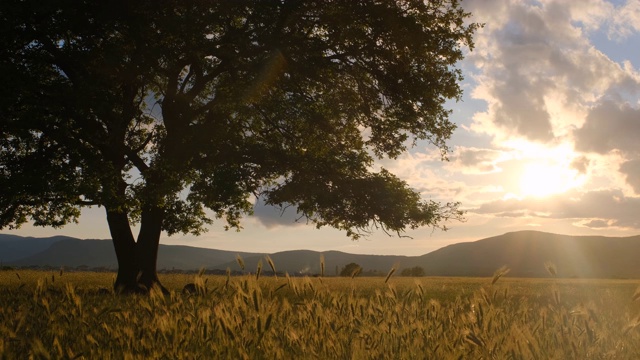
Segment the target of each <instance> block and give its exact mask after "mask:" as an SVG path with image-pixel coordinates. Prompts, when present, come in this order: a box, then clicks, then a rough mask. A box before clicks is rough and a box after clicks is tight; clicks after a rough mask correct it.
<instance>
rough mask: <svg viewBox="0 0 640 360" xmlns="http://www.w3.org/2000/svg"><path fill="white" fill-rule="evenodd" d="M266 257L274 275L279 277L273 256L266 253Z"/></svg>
mask: <svg viewBox="0 0 640 360" xmlns="http://www.w3.org/2000/svg"><path fill="white" fill-rule="evenodd" d="M265 258H266V259H267V263H268V264H269V267H270V268H271V271H273V276H275V278H276V279H277V278H278V274H276V264H274V263H273V260H271V257H270V256H269V255H266V256H265Z"/></svg>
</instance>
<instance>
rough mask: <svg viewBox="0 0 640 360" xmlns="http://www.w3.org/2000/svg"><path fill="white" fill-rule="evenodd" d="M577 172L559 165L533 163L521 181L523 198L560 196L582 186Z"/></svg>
mask: <svg viewBox="0 0 640 360" xmlns="http://www.w3.org/2000/svg"><path fill="white" fill-rule="evenodd" d="M580 182H581V178H580V177H579V176H578V172H577V171H576V170H573V169H570V168H567V167H566V166H562V165H559V164H549V163H532V164H529V165H526V166H525V170H524V171H523V173H522V178H521V179H520V191H521V194H522V195H523V196H533V197H544V196H548V195H554V194H560V193H563V192H566V191H567V190H570V189H572V188H574V187H576V186H578V185H580Z"/></svg>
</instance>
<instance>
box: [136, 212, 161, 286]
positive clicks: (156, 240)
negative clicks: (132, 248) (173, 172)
mask: <svg viewBox="0 0 640 360" xmlns="http://www.w3.org/2000/svg"><path fill="white" fill-rule="evenodd" d="M163 217H164V210H163V209H161V208H159V207H157V206H153V207H148V208H145V209H143V210H142V217H141V222H140V224H141V226H140V233H139V234H138V244H137V247H136V253H137V258H138V266H139V269H140V277H139V279H138V284H139V285H141V286H143V287H144V288H146V289H151V288H152V287H153V286H159V287H160V289H161V290H162V292H164V293H168V291H167V289H165V288H164V287H163V286H162V284H160V280H158V273H157V272H156V265H157V261H158V248H159V245H160V233H161V232H162V220H163Z"/></svg>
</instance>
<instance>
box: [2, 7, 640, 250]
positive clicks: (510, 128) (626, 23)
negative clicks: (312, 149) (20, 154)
mask: <svg viewBox="0 0 640 360" xmlns="http://www.w3.org/2000/svg"><path fill="white" fill-rule="evenodd" d="M462 5H463V7H464V8H465V10H467V11H469V12H471V13H472V14H473V17H472V19H471V21H474V22H479V23H484V24H485V26H484V27H483V28H482V29H480V30H479V31H478V33H477V35H476V37H475V45H476V46H475V49H474V50H473V51H472V52H470V53H468V54H467V56H466V58H465V60H464V61H462V62H461V63H459V64H458V66H459V68H460V69H462V71H463V73H464V76H465V80H464V82H463V83H462V87H463V89H464V96H463V99H462V101H461V102H454V101H452V102H450V103H448V107H449V108H450V109H451V110H452V115H451V120H453V121H454V122H455V123H456V124H457V125H458V129H457V130H456V131H455V133H454V135H453V136H452V138H451V139H450V141H449V142H448V144H449V146H450V147H451V149H452V151H451V153H450V154H449V161H447V162H443V161H441V160H440V152H439V150H438V149H436V148H433V147H431V146H429V145H428V144H427V143H422V142H418V143H417V145H416V146H415V147H413V148H411V149H410V151H409V152H407V153H406V154H404V155H403V156H401V157H399V158H398V159H395V160H381V161H379V162H378V164H377V165H379V166H384V167H385V168H387V169H388V170H390V171H391V172H393V173H394V174H396V175H398V176H399V177H400V178H402V179H404V180H405V181H407V183H408V184H409V185H410V186H411V187H413V188H414V189H417V190H418V191H420V193H421V194H422V196H423V198H424V199H432V200H436V201H440V202H443V203H446V202H450V201H460V202H461V203H462V207H461V208H462V209H464V210H466V214H465V218H466V220H465V221H464V222H458V221H451V222H448V223H446V224H444V225H446V226H447V227H448V228H449V230H448V231H446V232H443V231H441V230H437V229H436V230H434V229H432V228H422V229H418V230H413V231H408V232H406V233H405V234H404V235H406V236H407V237H401V238H400V237H397V236H394V237H389V236H388V235H386V234H385V233H383V232H382V231H380V232H374V233H373V234H372V235H370V236H369V237H368V238H366V239H361V240H359V241H352V240H350V238H348V237H347V236H346V234H345V233H344V232H339V231H337V230H333V229H327V228H323V229H320V230H318V229H316V228H315V227H314V226H313V225H311V224H306V223H305V222H304V221H297V222H296V219H297V216H296V214H295V212H294V211H291V209H289V211H285V212H284V213H281V211H279V210H277V209H273V208H268V207H265V206H261V204H257V205H256V207H255V214H254V216H251V217H247V218H245V219H244V220H243V227H244V229H243V230H242V231H241V232H234V231H224V229H223V225H224V224H222V223H221V222H216V223H214V225H213V226H211V227H210V228H209V231H208V232H207V233H205V234H204V235H201V236H198V237H195V236H191V235H187V236H183V235H174V236H172V237H167V236H166V235H163V236H162V238H161V243H162V244H181V245H190V246H198V247H207V248H215V249H222V250H233V251H249V252H259V253H274V252H278V251H285V250H294V249H310V250H317V251H324V250H339V251H345V252H349V253H358V254H394V255H422V254H425V253H428V252H431V251H434V250H436V249H438V248H441V247H444V246H447V245H449V244H453V243H458V242H466V241H475V240H479V239H482V238H486V237H491V236H495V235H500V234H503V233H506V232H510V231H519V230H539V231H547V232H554V233H560V234H568V235H605V236H631V235H638V234H640V0H627V1H604V0H580V1H569V0H557V1H546V0H543V1H525V0H463V2H462ZM2 232H3V233H9V234H16V235H23V236H52V235H67V236H73V237H78V238H91V239H107V238H110V236H109V230H108V227H107V223H106V218H105V213H104V209H103V208H91V209H88V210H86V211H84V212H83V215H82V216H81V218H80V222H79V224H71V225H67V226H66V227H64V228H61V229H52V228H35V227H32V226H30V225H23V226H22V228H21V229H18V230H13V231H9V230H3V231H2Z"/></svg>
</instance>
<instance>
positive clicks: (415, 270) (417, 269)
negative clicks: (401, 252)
mask: <svg viewBox="0 0 640 360" xmlns="http://www.w3.org/2000/svg"><path fill="white" fill-rule="evenodd" d="M400 275H402V276H414V277H420V276H425V272H424V269H423V268H422V267H421V266H414V267H412V268H406V269H402V271H401V272H400Z"/></svg>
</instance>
